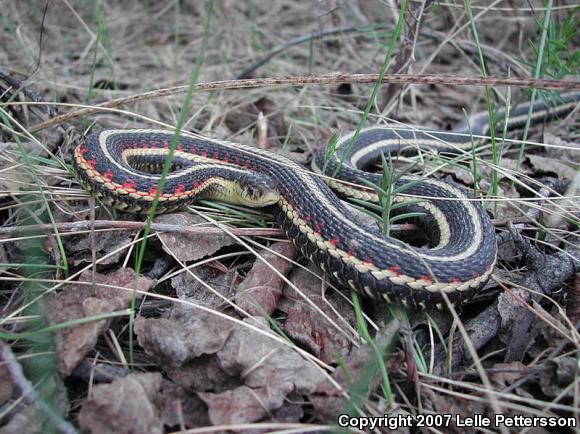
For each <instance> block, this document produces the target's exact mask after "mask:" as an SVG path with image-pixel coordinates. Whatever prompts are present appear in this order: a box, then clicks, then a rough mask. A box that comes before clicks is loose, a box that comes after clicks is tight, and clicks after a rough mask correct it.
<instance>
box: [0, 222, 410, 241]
mask: <svg viewBox="0 0 580 434" xmlns="http://www.w3.org/2000/svg"><path fill="white" fill-rule="evenodd" d="M145 225H146V222H131V221H121V220H94V221H92V222H91V221H89V220H82V221H78V222H67V223H57V224H37V225H26V226H6V227H0V236H6V235H17V234H21V233H30V232H45V231H51V232H52V231H53V230H54V229H57V230H58V231H59V233H60V234H61V235H64V234H66V233H69V234H71V233H76V232H83V231H90V230H103V229H119V230H141V229H144V228H145ZM151 229H152V230H154V231H158V232H178V233H182V234H188V235H208V234H221V233H223V231H222V230H221V229H220V228H217V227H214V226H205V225H204V226H183V225H173V224H168V223H152V224H151ZM415 229H417V226H416V225H414V224H406V223H404V224H395V225H392V227H391V231H392V232H402V231H411V230H415ZM228 231H230V232H231V233H232V234H234V235H236V236H239V237H242V236H254V237H278V236H283V235H284V231H283V230H282V229H279V228H233V227H231V228H228Z"/></svg>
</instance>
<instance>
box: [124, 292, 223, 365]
mask: <svg viewBox="0 0 580 434" xmlns="http://www.w3.org/2000/svg"><path fill="white" fill-rule="evenodd" d="M233 328H234V323H233V322H232V321H229V320H227V319H225V318H222V317H220V316H218V315H216V314H213V313H211V312H206V311H203V310H200V309H196V308H194V307H191V306H187V305H184V304H183V303H177V304H176V305H174V307H173V309H172V310H171V313H170V314H169V316H168V317H167V318H137V319H136V320H135V334H136V335H137V339H138V341H139V345H141V346H142V347H143V349H144V350H145V351H146V352H147V354H149V355H150V356H153V357H155V358H156V359H157V360H159V361H160V363H162V364H164V365H168V366H172V367H178V366H181V365H183V364H184V363H186V362H188V361H191V360H193V359H195V358H197V357H200V356H201V355H203V354H214V353H215V352H217V351H219V350H220V349H221V348H222V347H223V346H224V343H225V342H226V340H227V339H228V337H229V336H230V333H231V332H232V329H233Z"/></svg>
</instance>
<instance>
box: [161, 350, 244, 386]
mask: <svg viewBox="0 0 580 434" xmlns="http://www.w3.org/2000/svg"><path fill="white" fill-rule="evenodd" d="M164 371H165V373H166V374H167V376H168V377H169V378H171V379H172V380H173V381H174V382H175V383H176V384H178V385H180V386H183V387H187V388H188V389H192V390H196V391H202V392H223V391H225V390H229V389H233V388H234V387H238V386H240V385H241V384H242V382H241V380H240V378H239V377H231V376H229V375H228V374H227V373H226V372H225V371H224V370H223V369H222V367H221V366H220V364H219V361H218V359H217V357H216V356H215V355H203V356H200V357H197V358H195V359H192V360H191V361H189V362H187V363H184V364H183V365H181V366H179V367H176V368H174V367H167V366H164Z"/></svg>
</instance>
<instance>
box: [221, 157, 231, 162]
mask: <svg viewBox="0 0 580 434" xmlns="http://www.w3.org/2000/svg"><path fill="white" fill-rule="evenodd" d="M222 161H223V162H224V163H229V162H230V159H229V158H228V157H224V158H223V159H222Z"/></svg>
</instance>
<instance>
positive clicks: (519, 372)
mask: <svg viewBox="0 0 580 434" xmlns="http://www.w3.org/2000/svg"><path fill="white" fill-rule="evenodd" d="M529 371H530V370H529V369H528V367H527V366H526V365H524V364H523V363H521V362H510V363H496V364H495V365H493V368H492V369H490V370H489V379H490V381H491V382H492V384H495V385H497V386H498V387H499V389H500V390H503V389H505V388H506V387H509V386H512V385H513V384H514V383H516V382H517V381H518V380H520V379H521V378H522V377H524V376H525V375H527V374H528V373H529ZM527 386H528V384H527V383H524V385H523V387H517V388H515V392H516V393H517V394H518V395H520V396H525V397H526V398H532V397H533V396H532V394H530V393H529V392H528V391H527V390H526V388H527Z"/></svg>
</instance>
